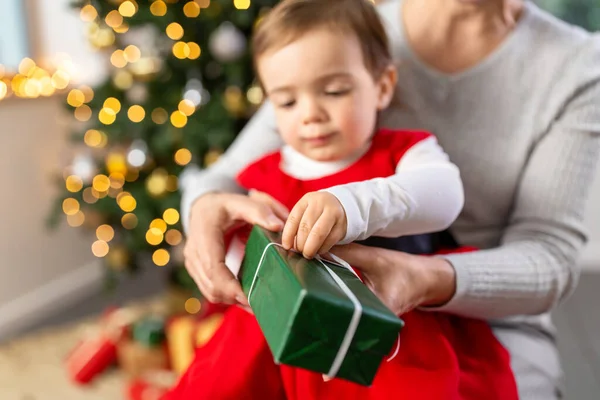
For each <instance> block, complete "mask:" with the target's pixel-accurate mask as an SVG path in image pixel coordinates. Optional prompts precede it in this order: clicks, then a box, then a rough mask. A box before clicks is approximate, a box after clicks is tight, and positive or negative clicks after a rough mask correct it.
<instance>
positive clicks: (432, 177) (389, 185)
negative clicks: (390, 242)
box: [326, 136, 464, 244]
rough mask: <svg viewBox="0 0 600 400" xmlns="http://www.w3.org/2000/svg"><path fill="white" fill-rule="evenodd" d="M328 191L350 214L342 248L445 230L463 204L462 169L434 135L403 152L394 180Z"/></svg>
mask: <svg viewBox="0 0 600 400" xmlns="http://www.w3.org/2000/svg"><path fill="white" fill-rule="evenodd" d="M326 191H328V192H330V193H331V194H333V195H334V196H336V197H337V198H338V200H339V201H340V203H341V204H342V206H343V207H344V210H345V211H346V215H347V220H348V226H347V230H346V237H345V238H344V239H343V240H342V241H341V242H340V244H346V243H350V242H353V241H355V240H363V239H366V238H368V237H371V236H384V237H397V236H404V235H412V234H421V233H429V232H436V231H441V230H444V229H446V228H447V227H448V226H450V224H452V222H454V220H455V219H456V217H458V214H459V213H460V211H461V210H462V207H463V203H464V194H463V186H462V181H461V179H460V174H459V171H458V168H457V167H456V165H454V164H453V163H452V162H450V161H449V159H448V155H447V154H446V153H445V152H444V151H443V150H442V148H441V147H440V145H439V144H438V142H437V140H436V139H435V137H433V136H431V137H428V138H427V139H424V140H421V141H419V142H418V143H416V144H414V145H413V146H412V147H411V148H410V149H408V150H407V151H406V152H404V153H403V155H402V158H400V160H399V162H398V164H397V166H396V174H395V175H393V176H392V177H389V178H376V179H371V180H368V181H362V182H355V183H350V184H346V185H340V186H334V187H331V188H329V189H326Z"/></svg>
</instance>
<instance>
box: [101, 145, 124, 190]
mask: <svg viewBox="0 0 600 400" xmlns="http://www.w3.org/2000/svg"><path fill="white" fill-rule="evenodd" d="M106 169H107V170H108V173H109V174H113V173H119V174H122V175H125V174H126V173H127V163H126V160H125V156H124V155H123V154H122V153H117V152H113V153H110V154H108V156H106ZM107 179H108V185H109V186H110V185H111V184H110V178H107ZM106 190H108V188H107V189H106Z"/></svg>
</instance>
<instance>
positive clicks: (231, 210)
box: [225, 195, 285, 232]
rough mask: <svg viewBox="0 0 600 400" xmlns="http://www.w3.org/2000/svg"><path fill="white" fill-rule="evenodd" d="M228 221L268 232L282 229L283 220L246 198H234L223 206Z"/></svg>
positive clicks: (255, 201) (267, 207) (262, 205)
mask: <svg viewBox="0 0 600 400" xmlns="http://www.w3.org/2000/svg"><path fill="white" fill-rule="evenodd" d="M225 207H226V209H227V214H228V216H229V217H230V219H233V220H238V221H245V222H247V223H249V224H253V225H254V224H256V225H259V226H261V227H263V228H265V229H268V230H270V231H275V232H278V231H280V230H281V229H283V226H284V224H285V220H284V219H282V218H280V217H278V216H277V215H276V214H275V213H274V212H273V210H272V209H271V207H269V206H267V205H265V204H264V203H262V202H260V201H257V200H256V199H251V198H249V197H248V196H242V195H239V196H236V197H235V198H233V199H232V200H231V201H229V202H227V203H226V204H225Z"/></svg>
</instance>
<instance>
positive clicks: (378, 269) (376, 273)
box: [332, 244, 456, 315]
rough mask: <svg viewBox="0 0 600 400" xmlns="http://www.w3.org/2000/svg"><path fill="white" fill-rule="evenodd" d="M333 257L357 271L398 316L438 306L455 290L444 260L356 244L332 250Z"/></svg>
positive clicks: (449, 297) (450, 296) (451, 273)
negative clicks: (425, 307)
mask: <svg viewBox="0 0 600 400" xmlns="http://www.w3.org/2000/svg"><path fill="white" fill-rule="evenodd" d="M332 253H334V254H335V255H336V256H338V257H341V258H342V259H343V260H344V261H346V262H348V264H350V265H352V266H353V267H356V268H357V269H359V270H360V271H361V272H362V273H363V278H364V281H365V283H366V284H367V286H368V287H369V288H370V289H371V290H372V291H373V292H374V293H375V294H376V295H377V297H379V299H380V300H381V301H382V302H383V303H384V304H385V305H387V306H388V307H389V308H390V309H391V310H392V311H393V312H394V313H395V314H397V315H400V314H404V313H406V312H408V311H410V310H412V309H413V308H416V307H420V306H441V305H443V304H445V303H447V302H448V301H450V299H452V296H454V292H455V290H456V276H455V273H454V268H453V267H452V265H451V264H450V263H449V262H448V261H446V260H444V259H443V258H439V257H431V256H415V255H412V254H407V253H402V252H399V251H394V250H387V249H381V248H376V247H367V246H362V245H358V244H349V245H346V246H337V247H334V248H333V249H332Z"/></svg>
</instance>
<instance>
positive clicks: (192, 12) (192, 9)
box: [183, 1, 200, 18]
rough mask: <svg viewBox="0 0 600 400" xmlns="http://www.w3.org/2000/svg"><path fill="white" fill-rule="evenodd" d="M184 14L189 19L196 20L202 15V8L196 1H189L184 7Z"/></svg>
mask: <svg viewBox="0 0 600 400" xmlns="http://www.w3.org/2000/svg"><path fill="white" fill-rule="evenodd" d="M183 13H184V14H185V16H186V17H188V18H196V17H197V16H198V15H200V6H199V5H198V3H196V2H194V1H189V2H187V3H185V6H183Z"/></svg>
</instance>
